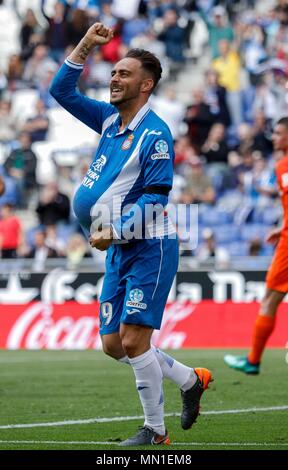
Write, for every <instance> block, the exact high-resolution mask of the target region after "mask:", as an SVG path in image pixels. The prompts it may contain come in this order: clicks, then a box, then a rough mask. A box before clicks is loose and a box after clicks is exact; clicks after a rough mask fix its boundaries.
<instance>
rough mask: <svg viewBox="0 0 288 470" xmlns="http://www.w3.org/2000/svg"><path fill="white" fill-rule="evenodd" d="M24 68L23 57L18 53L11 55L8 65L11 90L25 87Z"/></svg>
mask: <svg viewBox="0 0 288 470" xmlns="http://www.w3.org/2000/svg"><path fill="white" fill-rule="evenodd" d="M23 70H24V67H23V63H22V60H21V57H20V56H19V55H18V54H12V55H11V56H10V57H9V61H8V66H7V79H8V88H9V90H10V91H13V90H17V89H18V88H22V87H23V84H22V83H21V82H22V80H23Z"/></svg>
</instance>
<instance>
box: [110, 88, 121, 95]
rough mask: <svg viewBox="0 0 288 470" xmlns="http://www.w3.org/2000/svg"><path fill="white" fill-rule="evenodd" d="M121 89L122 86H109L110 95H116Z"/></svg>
mask: <svg viewBox="0 0 288 470" xmlns="http://www.w3.org/2000/svg"><path fill="white" fill-rule="evenodd" d="M122 91H123V90H122V88H111V96H113V95H117V94H118V93H121V92H122Z"/></svg>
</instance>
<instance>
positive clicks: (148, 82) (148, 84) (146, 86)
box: [141, 78, 154, 93]
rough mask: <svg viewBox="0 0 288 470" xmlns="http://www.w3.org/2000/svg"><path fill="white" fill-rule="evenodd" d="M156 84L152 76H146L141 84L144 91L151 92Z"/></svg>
mask: <svg viewBox="0 0 288 470" xmlns="http://www.w3.org/2000/svg"><path fill="white" fill-rule="evenodd" d="M153 86H154V80H153V79H152V78H145V80H143V82H142V85H141V91H143V92H144V93H151V92H152V90H153Z"/></svg>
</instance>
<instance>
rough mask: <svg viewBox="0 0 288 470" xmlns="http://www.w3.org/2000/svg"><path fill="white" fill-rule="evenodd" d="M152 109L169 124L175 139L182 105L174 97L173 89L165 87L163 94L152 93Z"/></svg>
mask: <svg viewBox="0 0 288 470" xmlns="http://www.w3.org/2000/svg"><path fill="white" fill-rule="evenodd" d="M150 103H151V107H152V109H153V111H155V113H157V114H158V116H160V118H162V119H165V122H166V124H167V125H168V126H169V128H170V131H171V133H172V136H173V139H174V140H177V139H178V137H179V134H180V129H181V123H182V121H183V117H184V112H185V109H184V106H183V104H182V103H181V101H179V100H177V99H176V92H175V89H174V88H173V87H171V86H169V87H167V88H166V89H165V91H164V94H163V95H153V96H151V98H150Z"/></svg>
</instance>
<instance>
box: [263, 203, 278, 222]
mask: <svg viewBox="0 0 288 470" xmlns="http://www.w3.org/2000/svg"><path fill="white" fill-rule="evenodd" d="M279 209H280V210H279ZM280 217H281V208H280V207H267V208H266V209H264V211H263V214H262V220H263V223H264V224H266V225H274V224H277V222H278V220H279V218H280Z"/></svg>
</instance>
